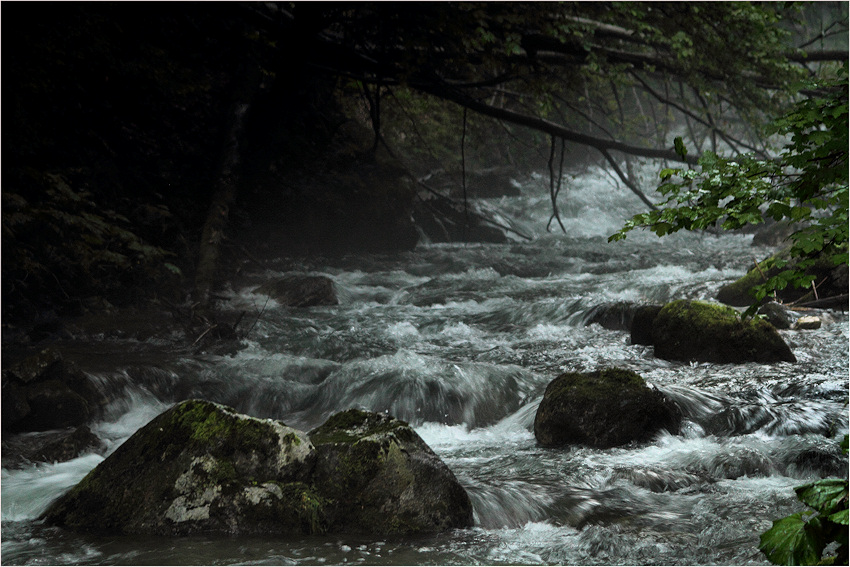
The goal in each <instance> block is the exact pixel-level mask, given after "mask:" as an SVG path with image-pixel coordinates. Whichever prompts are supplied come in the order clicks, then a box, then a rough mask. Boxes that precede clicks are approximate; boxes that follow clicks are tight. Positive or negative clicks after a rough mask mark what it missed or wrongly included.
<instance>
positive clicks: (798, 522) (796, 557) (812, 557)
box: [759, 435, 850, 565]
mask: <svg viewBox="0 0 850 567" xmlns="http://www.w3.org/2000/svg"><path fill="white" fill-rule="evenodd" d="M841 448H842V450H843V451H844V454H845V455H846V454H847V436H846V435H845V436H844V440H843V441H842V442H841ZM794 492H796V494H797V498H799V500H800V501H801V502H802V503H803V504H805V505H806V506H808V507H809V509H808V510H806V511H804V512H799V513H796V514H791V515H790V516H787V517H785V518H782V519H780V520H776V521H775V522H773V527H771V528H770V529H769V530H767V531H766V532H764V533H763V534H762V535H761V543H760V545H759V549H760V550H761V551H762V552H763V553H764V554H765V555H766V556H767V558H768V559H769V560H770V562H771V563H773V564H775V565H847V562H848V545H847V530H848V524H850V522H848V483H847V479H824V480H818V481H815V482H811V483H809V484H805V485H803V486H798V487H797V488H795V489H794ZM830 544H832V545H831V547H830V548H829V549H828V551H827V552H826V553H824V552H825V551H826V550H827V546H829V545H830Z"/></svg>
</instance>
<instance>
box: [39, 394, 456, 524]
mask: <svg viewBox="0 0 850 567" xmlns="http://www.w3.org/2000/svg"><path fill="white" fill-rule="evenodd" d="M311 436H312V438H313V439H315V445H314V443H313V441H311V438H310V437H308V436H307V435H306V434H305V433H303V432H301V431H297V430H295V429H292V428H290V427H287V426H286V425H285V424H283V423H282V422H280V421H276V420H272V419H257V418H252V417H249V416H246V415H242V414H238V413H236V412H235V411H234V410H232V409H231V408H227V407H225V406H221V405H218V404H214V403H212V402H207V401H202V400H189V401H185V402H182V403H180V404H177V405H176V406H174V407H173V408H171V409H169V410H168V411H166V412H164V413H163V414H161V415H160V416H158V417H156V418H155V419H154V420H153V421H151V422H150V423H149V424H148V425H146V426H145V427H143V428H142V429H140V430H139V431H138V432H136V433H135V434H134V435H133V436H132V437H130V439H128V440H127V441H126V442H125V443H124V444H123V445H121V447H119V448H118V449H117V450H116V451H115V452H114V453H113V454H112V455H110V456H109V457H108V458H107V459H105V460H104V461H103V462H102V463H100V464H99V465H98V466H97V467H96V468H95V469H94V470H93V471H92V472H91V473H89V475H88V476H86V477H85V478H84V479H83V480H82V481H81V482H80V483H79V484H77V485H76V486H75V487H74V488H72V489H71V491H70V492H68V493H67V494H66V495H64V496H63V497H61V498H60V499H59V500H57V501H56V502H54V503H53V504H52V505H51V506H50V507H49V508H48V510H47V511H46V512H45V514H44V515H43V518H44V519H45V521H46V522H47V523H48V524H50V525H58V526H64V527H67V528H70V529H75V530H79V531H95V532H110V533H124V534H159V535H183V534H191V533H229V534H315V533H327V532H339V531H346V532H367V533H382V534H384V533H411V532H432V531H439V530H445V529H448V528H452V527H461V526H468V525H471V523H472V508H471V504H470V503H469V498H468V496H467V495H466V492H465V491H464V489H463V488H462V487H461V486H460V485H459V484H458V483H457V480H456V479H455V478H454V476H453V475H452V474H451V472H450V471H449V470H448V468H447V467H446V466H445V464H443V463H442V461H440V460H439V458H438V457H437V456H436V455H435V454H434V453H433V452H432V451H431V450H430V449H429V448H428V446H427V445H426V444H425V443H424V441H422V440H421V439H420V438H419V437H418V435H416V433H415V432H414V431H413V430H412V429H411V428H410V427H409V426H408V425H407V424H406V423H404V422H401V421H398V420H395V419H393V418H391V417H388V416H383V415H378V414H373V413H368V412H358V411H352V412H345V413H343V414H338V415H337V416H334V417H332V418H331V419H329V420H328V422H326V423H325V424H324V425H322V426H321V427H319V428H318V429H316V430H314V431H313V432H312V433H311Z"/></svg>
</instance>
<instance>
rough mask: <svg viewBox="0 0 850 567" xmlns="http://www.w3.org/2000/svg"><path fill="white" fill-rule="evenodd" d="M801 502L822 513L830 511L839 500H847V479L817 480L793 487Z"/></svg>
mask: <svg viewBox="0 0 850 567" xmlns="http://www.w3.org/2000/svg"><path fill="white" fill-rule="evenodd" d="M794 492H796V493H797V498H799V499H800V501H801V502H802V503H803V504H806V505H807V506H811V507H812V508H814V509H815V510H817V511H818V512H821V513H824V514H830V513H832V512H833V511H834V510H835V508H836V507H837V506H838V505H839V504H840V503H841V501H842V500H843V501H845V502H846V500H847V481H846V480H841V479H824V480H818V481H815V482H812V483H809V484H806V485H803V486H798V487H797V488H795V489H794Z"/></svg>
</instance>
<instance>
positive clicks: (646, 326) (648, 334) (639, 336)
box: [631, 305, 663, 345]
mask: <svg viewBox="0 0 850 567" xmlns="http://www.w3.org/2000/svg"><path fill="white" fill-rule="evenodd" d="M662 307H663V305H641V306H640V307H638V308H637V309H636V310H635V313H634V316H633V317H632V328H631V340H632V344H633V345H651V344H652V324H653V323H654V322H655V318H656V317H657V316H658V313H659V312H660V311H661V308H662Z"/></svg>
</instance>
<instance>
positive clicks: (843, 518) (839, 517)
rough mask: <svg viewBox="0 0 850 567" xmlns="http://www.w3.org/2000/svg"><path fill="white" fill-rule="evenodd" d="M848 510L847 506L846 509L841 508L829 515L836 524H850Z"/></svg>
mask: <svg viewBox="0 0 850 567" xmlns="http://www.w3.org/2000/svg"><path fill="white" fill-rule="evenodd" d="M848 512H850V510H847V509H846V508H845V509H844V510H839V511H838V512H836V513H835V514H830V515H829V516H828V518H829V520H830V521H832V522H835V523H836V524H841V525H842V526H847V525H850V520H848Z"/></svg>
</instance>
